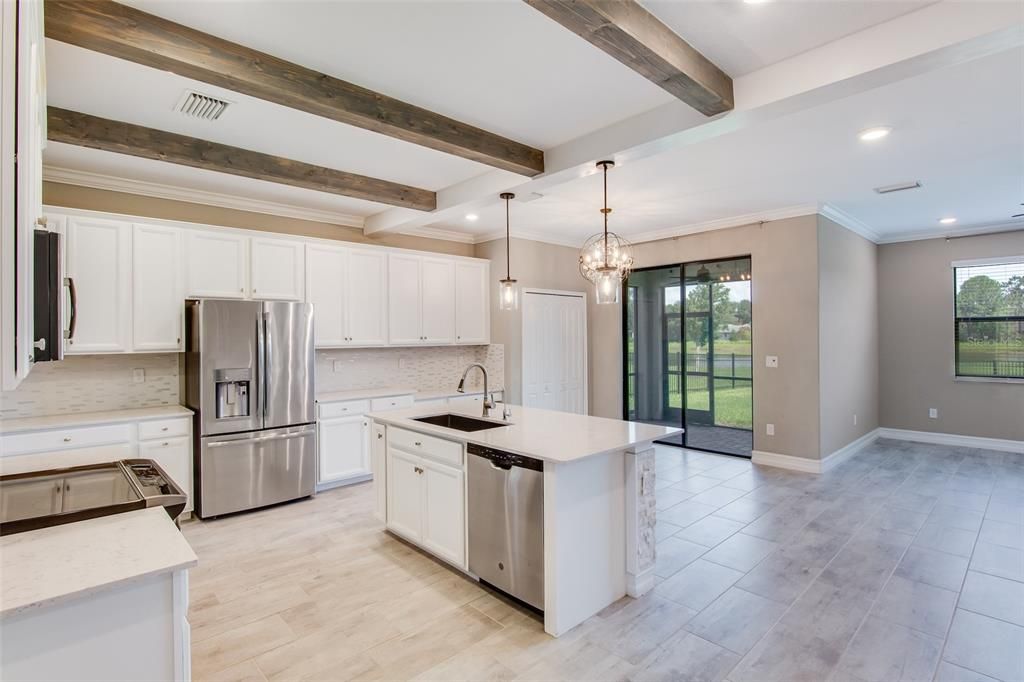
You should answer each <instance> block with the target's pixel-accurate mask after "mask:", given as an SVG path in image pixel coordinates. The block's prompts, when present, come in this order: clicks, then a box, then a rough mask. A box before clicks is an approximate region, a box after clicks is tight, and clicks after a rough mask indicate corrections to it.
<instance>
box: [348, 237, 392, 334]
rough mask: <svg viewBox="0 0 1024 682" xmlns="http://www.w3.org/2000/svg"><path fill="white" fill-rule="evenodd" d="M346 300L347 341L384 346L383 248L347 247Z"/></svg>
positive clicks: (385, 265)
mask: <svg viewBox="0 0 1024 682" xmlns="http://www.w3.org/2000/svg"><path fill="white" fill-rule="evenodd" d="M346 272H347V274H348V279H347V281H346V286H345V289H344V294H345V298H346V301H347V305H346V309H347V317H348V319H347V322H348V341H349V344H352V345H359V346H383V345H386V344H387V342H388V316H387V309H388V258H387V254H385V253H384V252H382V251H370V250H368V249H349V250H348V267H347V268H346Z"/></svg>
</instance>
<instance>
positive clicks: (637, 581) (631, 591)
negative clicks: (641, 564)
mask: <svg viewBox="0 0 1024 682" xmlns="http://www.w3.org/2000/svg"><path fill="white" fill-rule="evenodd" d="M653 589H654V566H651V567H650V568H647V569H645V570H643V571H640V572H639V573H636V574H633V573H629V572H627V573H626V594H628V595H629V596H630V597H633V598H634V599H637V598H639V597H642V596H644V595H645V594H647V593H648V592H650V591H651V590H653Z"/></svg>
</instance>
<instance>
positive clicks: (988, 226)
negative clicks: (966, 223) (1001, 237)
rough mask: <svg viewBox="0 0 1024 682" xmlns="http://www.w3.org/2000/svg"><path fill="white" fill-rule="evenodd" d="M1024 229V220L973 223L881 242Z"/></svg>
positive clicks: (890, 242) (976, 235)
mask: <svg viewBox="0 0 1024 682" xmlns="http://www.w3.org/2000/svg"><path fill="white" fill-rule="evenodd" d="M1018 230H1024V220H1014V221H1011V222H996V223H985V224H983V225H972V226H971V227H962V228H960V229H957V230H920V231H917V232H908V233H905V234H898V235H893V236H892V237H884V238H882V239H881V240H879V242H878V243H879V244H898V243H900V242H918V241H923V240H925V239H947V238H957V237H980V236H982V235H986V234H999V233H1001V232H1017V231H1018Z"/></svg>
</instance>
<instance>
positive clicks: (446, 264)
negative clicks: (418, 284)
mask: <svg viewBox="0 0 1024 682" xmlns="http://www.w3.org/2000/svg"><path fill="white" fill-rule="evenodd" d="M422 268H423V270H422V276H421V281H422V301H423V303H422V312H421V316H422V320H423V321H422V329H423V342H424V343H434V344H440V343H452V342H454V341H455V262H454V261H450V260H442V259H440V258H424V259H423V265H422Z"/></svg>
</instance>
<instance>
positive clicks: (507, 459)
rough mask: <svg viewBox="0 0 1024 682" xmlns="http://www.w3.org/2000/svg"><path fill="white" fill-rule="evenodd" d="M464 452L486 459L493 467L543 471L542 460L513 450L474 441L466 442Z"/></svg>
mask: <svg viewBox="0 0 1024 682" xmlns="http://www.w3.org/2000/svg"><path fill="white" fill-rule="evenodd" d="M466 452H468V453H469V454H471V455H476V456H477V457H480V458H481V459H485V460H487V462H488V463H489V464H490V465H491V468H493V469H503V470H506V471H507V470H509V469H511V468H512V467H518V468H520V469H531V470H533V471H544V462H543V461H542V460H539V459H534V458H533V457H527V456H525V455H518V454H516V453H514V452H505V451H503V450H495V449H493V448H489V447H485V446H483V445H477V444H476V443H468V444H466Z"/></svg>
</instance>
